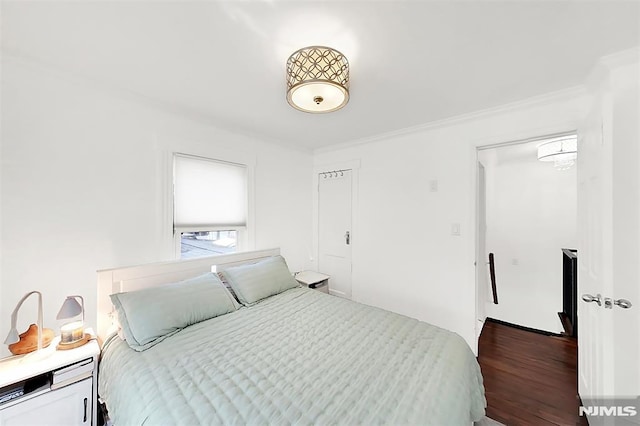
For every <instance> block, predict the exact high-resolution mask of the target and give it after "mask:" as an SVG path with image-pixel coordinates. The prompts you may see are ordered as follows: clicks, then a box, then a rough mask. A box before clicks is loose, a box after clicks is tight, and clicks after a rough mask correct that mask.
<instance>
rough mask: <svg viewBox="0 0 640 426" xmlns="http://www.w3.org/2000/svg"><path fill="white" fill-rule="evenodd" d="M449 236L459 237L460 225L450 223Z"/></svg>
mask: <svg viewBox="0 0 640 426" xmlns="http://www.w3.org/2000/svg"><path fill="white" fill-rule="evenodd" d="M451 235H455V236H460V224H459V223H452V224H451Z"/></svg>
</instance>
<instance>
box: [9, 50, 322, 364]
mask: <svg viewBox="0 0 640 426" xmlns="http://www.w3.org/2000/svg"><path fill="white" fill-rule="evenodd" d="M1 148H2V150H1V154H0V155H1V157H0V158H1V159H2V170H1V175H0V178H1V182H2V191H1V197H0V202H1V203H2V204H1V205H2V212H1V213H2V217H1V218H2V226H1V228H0V232H2V244H1V250H2V260H1V268H2V269H1V271H2V275H1V276H0V278H1V281H0V290H1V295H2V300H1V303H0V335H1V336H3V337H2V339H3V340H4V336H5V335H6V333H7V332H8V329H9V324H8V322H9V321H8V320H9V317H10V314H11V311H12V309H13V308H14V306H15V304H16V302H17V301H18V300H19V298H20V297H21V296H22V295H24V294H25V293H26V292H27V291H30V290H40V291H42V293H43V296H44V310H45V317H44V319H45V326H46V327H50V328H54V329H57V328H58V326H59V322H58V321H56V320H55V315H56V314H57V311H58V309H59V307H60V305H61V304H62V302H63V300H64V297H65V296H66V295H69V294H80V295H83V296H84V297H85V300H86V304H87V306H86V310H87V317H88V322H89V324H90V325H94V326H95V308H96V270H98V269H102V268H109V267H118V266H124V265H130V264H138V263H145V262H154V261H160V260H166V259H170V258H171V256H172V253H173V251H172V249H173V248H172V245H171V229H170V217H171V216H170V211H167V205H169V204H168V202H167V199H166V197H167V191H166V189H167V187H166V185H167V182H168V180H167V179H168V176H166V167H165V164H163V161H164V160H163V159H166V156H167V155H168V153H169V152H170V151H174V150H175V151H180V152H193V151H194V150H195V151H197V152H199V153H207V154H210V155H212V156H218V158H220V157H222V158H226V157H227V156H233V157H234V158H238V157H242V158H248V159H251V160H253V161H255V191H254V200H255V207H254V213H255V216H254V226H253V229H254V232H255V248H256V249H260V248H269V247H278V246H279V247H281V248H282V253H283V255H284V256H285V257H286V258H287V260H288V262H289V266H290V267H291V269H292V270H296V269H302V268H305V267H306V266H307V264H308V262H309V258H308V256H309V255H308V247H309V246H310V241H311V221H312V220H311V195H310V194H311V184H312V183H311V182H312V180H311V176H310V170H311V168H312V156H311V154H309V153H303V152H299V151H296V150H292V149H288V148H283V147H280V146H277V145H274V144H268V143H264V142H261V141H258V140H255V139H250V138H248V137H244V136H241V135H238V134H233V133H230V132H227V131H223V130H220V129H218V128H216V127H214V126H212V125H210V124H207V123H206V122H202V121H195V120H192V119H189V118H186V116H184V115H178V114H173V113H168V112H164V111H162V110H161V109H158V108H155V107H152V106H151V104H149V105H147V104H145V102H141V101H140V100H139V99H137V98H136V97H135V96H130V95H127V94H125V93H120V92H115V91H112V90H108V89H106V88H102V87H99V86H98V85H95V84H93V83H91V82H88V81H83V80H81V79H77V78H75V77H72V76H69V75H65V74H61V73H58V72H57V71H55V70H51V69H44V68H41V67H40V66H39V65H35V64H33V63H26V62H24V61H21V60H19V59H17V58H13V57H8V56H5V57H4V58H3V64H2V147H1ZM30 305H35V302H34V301H30ZM29 309H31V306H27V305H25V309H24V310H22V311H21V312H20V321H19V322H20V324H19V330H20V331H22V330H24V329H26V327H27V326H28V324H29V322H34V320H35V314H34V311H33V309H31V311H30V310H29ZM2 350H3V351H4V352H3V353H2V354H0V355H6V354H7V353H8V352H6V346H4V345H3V347H2Z"/></svg>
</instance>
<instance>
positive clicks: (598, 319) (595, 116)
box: [578, 109, 613, 401]
mask: <svg viewBox="0 0 640 426" xmlns="http://www.w3.org/2000/svg"><path fill="white" fill-rule="evenodd" d="M602 126H603V123H602V115H601V111H600V110H598V109H596V110H594V111H592V113H591V115H590V116H589V117H588V118H587V121H586V124H585V127H584V128H583V129H581V132H580V134H579V139H578V147H579V148H578V149H579V159H578V241H579V242H578V297H579V301H578V393H579V394H580V396H581V397H582V399H583V400H585V401H589V400H595V399H597V398H598V397H601V396H603V395H605V394H606V393H607V392H608V391H607V389H611V388H612V383H611V379H612V377H613V376H612V374H611V373H612V372H613V366H612V365H611V360H610V359H609V360H607V359H606V357H607V356H608V357H610V354H606V353H605V352H607V351H606V349H607V348H610V347H611V344H612V339H611V335H610V334H608V333H607V330H609V329H610V328H611V324H606V322H607V321H610V320H611V316H605V315H603V314H604V312H603V308H602V307H601V306H598V305H597V303H586V302H583V301H581V300H580V298H581V296H582V295H584V294H592V295H594V296H596V295H597V294H600V295H602V294H609V293H610V292H611V288H612V278H613V277H612V275H613V271H612V262H611V259H612V250H613V247H612V238H611V235H612V224H611V217H610V215H607V212H608V211H610V209H611V207H612V206H611V195H610V194H611V181H610V176H611V153H610V149H609V150H606V149H605V145H604V137H603V134H602ZM607 151H609V152H607ZM607 193H608V194H609V196H607ZM607 382H609V383H607Z"/></svg>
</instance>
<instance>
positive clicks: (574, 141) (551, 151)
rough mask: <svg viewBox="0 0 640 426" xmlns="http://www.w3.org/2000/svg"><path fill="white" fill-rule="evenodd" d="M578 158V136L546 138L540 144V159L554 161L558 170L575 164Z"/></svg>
mask: <svg viewBox="0 0 640 426" xmlns="http://www.w3.org/2000/svg"><path fill="white" fill-rule="evenodd" d="M576 158H578V136H576V135H569V136H562V137H557V138H553V139H549V140H546V141H544V142H542V143H541V144H540V145H538V160H540V161H553V163H554V167H555V168H556V169H558V170H566V169H568V168H570V167H571V166H573V165H574V164H575V162H576Z"/></svg>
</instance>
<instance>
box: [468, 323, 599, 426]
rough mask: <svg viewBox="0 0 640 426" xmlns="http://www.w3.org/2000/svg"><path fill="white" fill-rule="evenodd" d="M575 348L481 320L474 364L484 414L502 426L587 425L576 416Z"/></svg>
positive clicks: (566, 339)
mask: <svg viewBox="0 0 640 426" xmlns="http://www.w3.org/2000/svg"><path fill="white" fill-rule="evenodd" d="M577 350H578V348H577V345H576V340H575V339H573V338H570V337H559V336H545V335H543V334H539V333H534V332H531V331H525V330H520V329H517V328H514V327H510V326H508V325H504V324H499V323H495V322H490V321H487V322H486V323H485V325H484V328H483V330H482V334H481V335H480V343H479V348H478V362H479V363H480V367H481V368H482V375H483V377H484V388H485V393H486V397H487V405H488V406H487V416H488V417H490V418H492V419H494V420H497V421H499V422H502V423H504V424H506V425H508V426H517V425H587V424H588V423H587V421H586V419H585V418H584V417H580V416H579V415H578V407H579V399H578V391H577V373H576V366H577V358H578V353H577Z"/></svg>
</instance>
